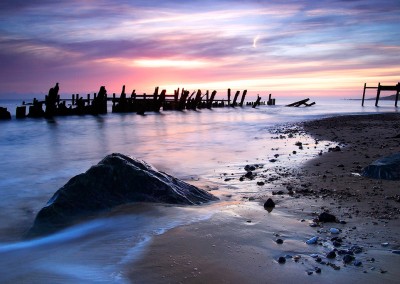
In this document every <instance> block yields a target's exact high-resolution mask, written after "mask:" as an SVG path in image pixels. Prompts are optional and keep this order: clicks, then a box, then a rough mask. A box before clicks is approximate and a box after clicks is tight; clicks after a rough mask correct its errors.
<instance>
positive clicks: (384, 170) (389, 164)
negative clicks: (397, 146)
mask: <svg viewBox="0 0 400 284" xmlns="http://www.w3.org/2000/svg"><path fill="white" fill-rule="evenodd" d="M361 175H362V176H364V177H369V178H373V179H385V180H400V153H396V154H393V155H391V156H387V157H384V158H380V159H378V160H376V161H374V162H372V163H371V164H370V165H369V166H367V167H365V168H364V169H363V170H362V172H361Z"/></svg>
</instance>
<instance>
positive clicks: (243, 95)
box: [239, 90, 247, 106]
mask: <svg viewBox="0 0 400 284" xmlns="http://www.w3.org/2000/svg"><path fill="white" fill-rule="evenodd" d="M246 94H247V90H244V91H243V94H242V99H241V100H240V104H239V105H240V106H243V102H244V98H245V97H246Z"/></svg>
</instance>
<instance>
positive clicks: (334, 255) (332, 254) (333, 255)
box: [326, 250, 336, 259]
mask: <svg viewBox="0 0 400 284" xmlns="http://www.w3.org/2000/svg"><path fill="white" fill-rule="evenodd" d="M335 257H336V252H335V251H333V250H332V251H330V252H328V254H327V255H326V258H330V259H332V258H335Z"/></svg>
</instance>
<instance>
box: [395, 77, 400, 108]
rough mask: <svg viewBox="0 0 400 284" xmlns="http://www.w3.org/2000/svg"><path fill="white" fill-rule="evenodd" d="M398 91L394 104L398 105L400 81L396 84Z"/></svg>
mask: <svg viewBox="0 0 400 284" xmlns="http://www.w3.org/2000/svg"><path fill="white" fill-rule="evenodd" d="M396 88H397V92H396V100H395V102H394V106H395V107H397V100H398V99H399V93H400V82H398V83H397V85H396Z"/></svg>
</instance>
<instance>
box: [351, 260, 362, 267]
mask: <svg viewBox="0 0 400 284" xmlns="http://www.w3.org/2000/svg"><path fill="white" fill-rule="evenodd" d="M353 265H354V266H361V265H362V262H361V261H359V260H356V261H354V262H353Z"/></svg>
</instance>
